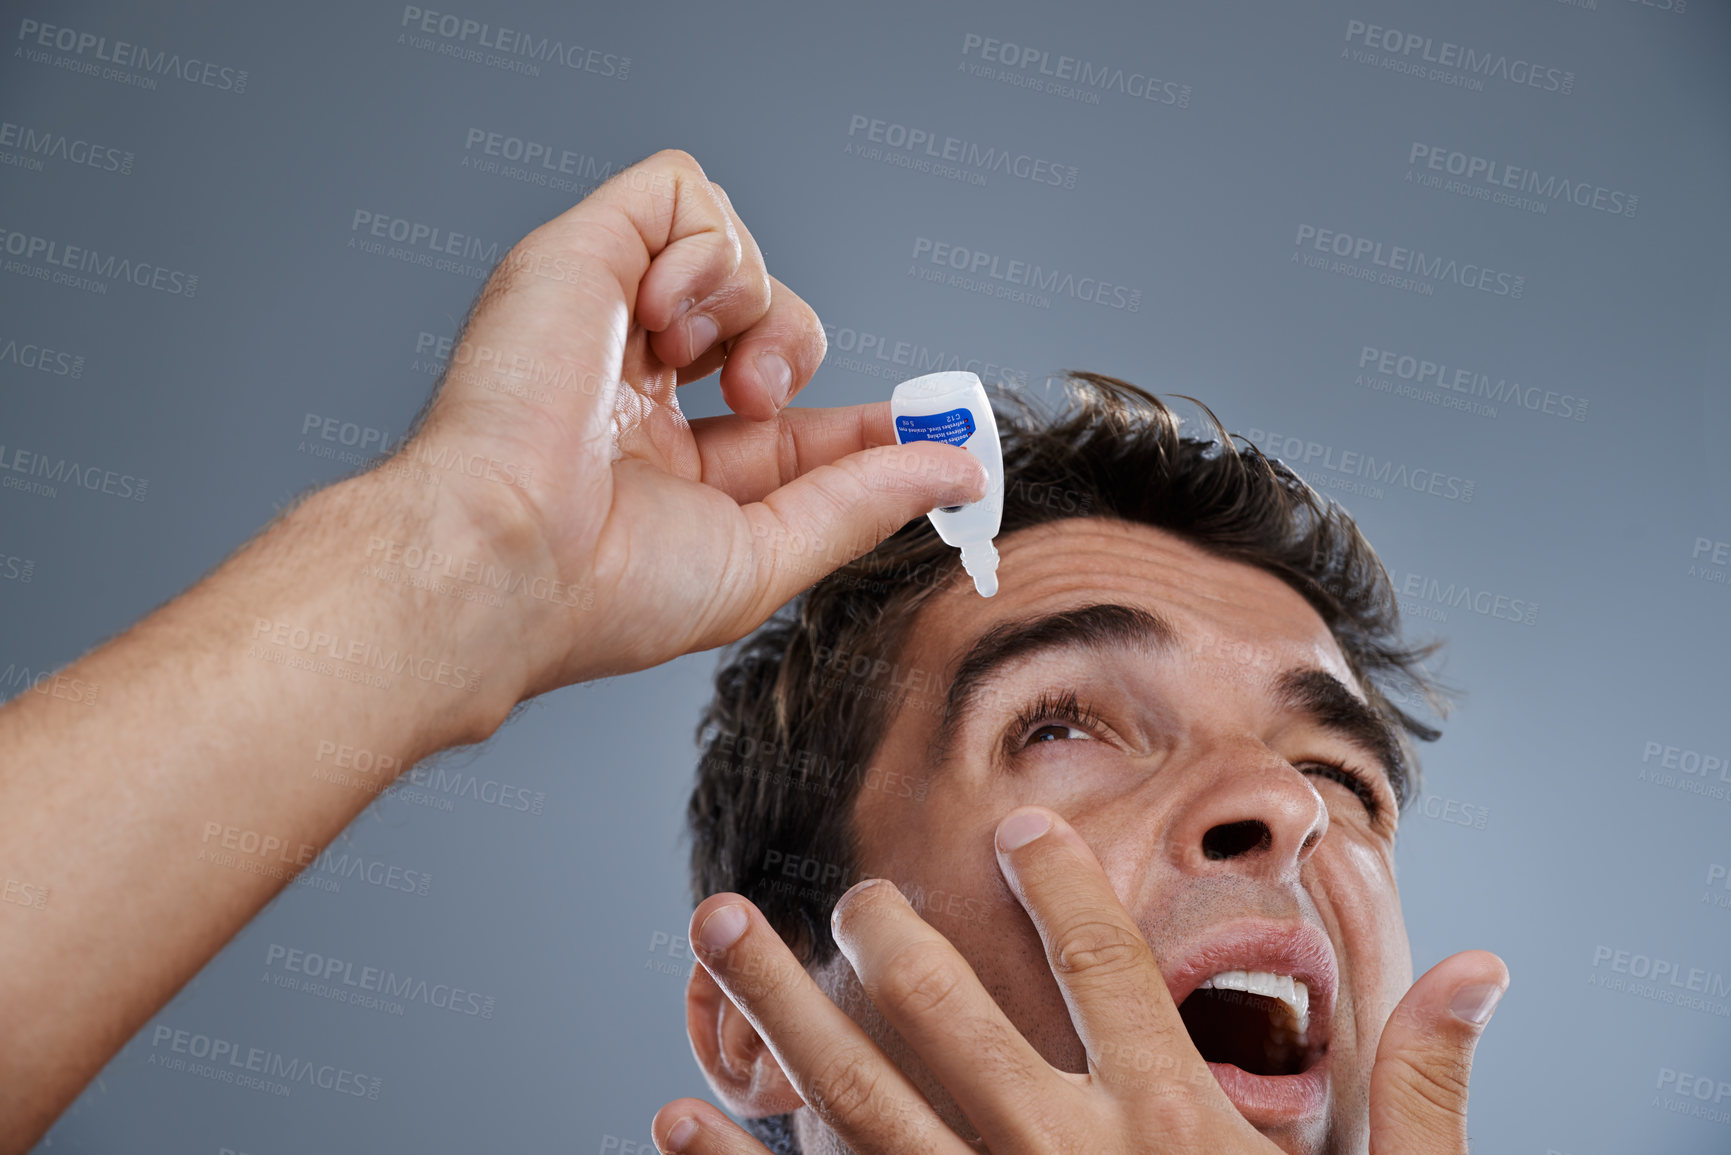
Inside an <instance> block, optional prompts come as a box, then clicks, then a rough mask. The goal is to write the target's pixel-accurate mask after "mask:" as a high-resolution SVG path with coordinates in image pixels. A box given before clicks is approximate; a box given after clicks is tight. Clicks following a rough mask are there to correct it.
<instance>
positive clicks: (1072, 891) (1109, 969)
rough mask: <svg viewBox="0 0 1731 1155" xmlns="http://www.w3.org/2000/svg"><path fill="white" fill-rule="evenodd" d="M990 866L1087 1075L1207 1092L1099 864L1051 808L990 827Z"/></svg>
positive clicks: (1153, 969) (1150, 958)
mask: <svg viewBox="0 0 1731 1155" xmlns="http://www.w3.org/2000/svg"><path fill="white" fill-rule="evenodd" d="M997 851H998V865H999V867H1000V868H1001V869H1002V870H1003V872H1004V877H1005V879H1006V880H1007V881H1008V882H1009V884H1010V889H1011V890H1013V891H1015V893H1016V897H1017V898H1019V899H1020V900H1021V903H1022V906H1023V907H1024V908H1025V909H1026V910H1027V912H1028V917H1029V918H1031V919H1033V922H1034V926H1035V928H1036V929H1037V930H1038V931H1039V932H1040V940H1041V941H1042V942H1043V943H1044V944H1045V947H1046V959H1047V962H1048V963H1049V964H1050V965H1051V968H1052V975H1053V977H1055V978H1056V979H1057V980H1058V987H1059V989H1060V990H1061V991H1062V992H1063V994H1064V1001H1065V1002H1066V1003H1067V1004H1068V1005H1069V1008H1070V1021H1071V1022H1072V1023H1073V1024H1074V1025H1075V1028H1076V1033H1077V1035H1079V1036H1080V1037H1081V1040H1082V1044H1083V1046H1084V1047H1086V1048H1087V1051H1088V1063H1089V1067H1090V1069H1091V1070H1094V1071H1097V1072H1099V1073H1100V1075H1101V1076H1102V1077H1103V1078H1104V1080H1105V1081H1106V1082H1107V1083H1108V1085H1111V1084H1114V1083H1119V1082H1121V1081H1123V1082H1134V1081H1141V1082H1143V1083H1146V1082H1147V1081H1149V1079H1150V1077H1153V1078H1155V1079H1167V1078H1170V1079H1171V1080H1172V1081H1174V1082H1177V1081H1184V1082H1190V1083H1193V1084H1194V1085H1195V1086H1196V1087H1197V1088H1209V1087H1214V1086H1215V1085H1216V1084H1215V1083H1214V1078H1213V1076H1212V1075H1211V1074H1209V1072H1208V1067H1207V1065H1206V1064H1205V1063H1204V1062H1203V1061H1202V1056H1201V1055H1200V1054H1199V1053H1197V1051H1196V1047H1195V1044H1193V1043H1192V1042H1191V1041H1190V1034H1189V1032H1188V1031H1187V1030H1186V1029H1185V1026H1184V1020H1183V1019H1181V1018H1180V1017H1179V1016H1178V1008H1177V1006H1176V1005H1174V1003H1173V1002H1172V993H1171V991H1169V990H1168V989H1167V987H1166V979H1165V977H1164V976H1163V975H1162V974H1161V972H1160V964H1159V962H1158V960H1157V959H1155V957H1154V952H1153V951H1152V950H1151V949H1150V948H1149V946H1148V941H1147V940H1146V939H1145V938H1143V937H1142V932H1141V931H1140V930H1139V929H1138V928H1137V926H1136V923H1135V921H1134V920H1133V919H1132V918H1131V917H1130V914H1129V912H1128V911H1126V910H1125V909H1124V904H1123V903H1121V902H1119V901H1118V896H1117V894H1116V893H1114V892H1113V890H1112V884H1111V882H1110V880H1108V879H1107V877H1106V872H1105V871H1104V870H1103V869H1102V868H1101V866H1100V862H1099V859H1097V858H1095V857H1094V852H1093V851H1092V850H1090V849H1089V848H1088V844H1087V843H1086V842H1084V841H1082V837H1081V836H1080V835H1079V834H1077V833H1076V831H1075V829H1074V828H1073V827H1071V826H1070V824H1069V823H1067V822H1065V821H1064V820H1063V819H1062V818H1060V817H1058V816H1057V815H1056V814H1054V813H1053V812H1052V811H1050V810H1045V809H1042V808H1038V807H1026V808H1023V809H1019V810H1015V811H1012V812H1011V813H1010V814H1009V815H1008V816H1006V817H1005V819H1004V820H1003V821H1002V822H1000V823H999V824H998V833H997Z"/></svg>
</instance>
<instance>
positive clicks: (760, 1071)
mask: <svg viewBox="0 0 1731 1155" xmlns="http://www.w3.org/2000/svg"><path fill="white" fill-rule="evenodd" d="M685 1031H686V1033H687V1034H688V1035H690V1036H691V1050H692V1053H693V1054H695V1055H696V1056H697V1063H698V1065H699V1066H701V1067H702V1068H703V1074H704V1076H705V1077H706V1078H708V1080H709V1087H710V1090H712V1091H714V1092H715V1095H716V1098H718V1099H720V1100H721V1102H722V1105H723V1106H725V1107H726V1108H727V1109H728V1110H729V1111H731V1112H732V1113H733V1114H734V1115H736V1116H738V1117H739V1118H741V1119H761V1118H764V1117H766V1116H769V1115H784V1114H786V1113H788V1112H789V1111H795V1110H798V1109H799V1108H801V1107H803V1106H805V1100H804V1099H802V1098H800V1097H799V1092H798V1091H796V1090H794V1087H793V1084H792V1083H791V1082H789V1081H788V1077H787V1075H786V1073H785V1072H783V1071H782V1069H781V1064H780V1063H778V1062H776V1060H775V1056H774V1055H773V1054H771V1053H770V1050H769V1047H768V1046H767V1045H766V1044H765V1043H764V1041H763V1039H762V1038H761V1037H760V1036H759V1035H758V1033H757V1028H755V1027H753V1026H752V1025H751V1022H750V1020H748V1019H747V1018H746V1017H745V1016H744V1015H743V1014H741V1013H740V1010H739V1008H738V1007H736V1006H734V1005H733V1003H732V1001H731V1000H729V999H728V997H727V994H726V993H725V992H724V991H723V990H722V989H721V987H720V986H719V985H717V983H716V981H715V979H714V977H713V976H711V975H710V973H709V972H708V971H707V970H705V969H704V968H703V964H702V963H694V964H692V967H691V978H690V980H689V981H688V982H687V983H686V984H685Z"/></svg>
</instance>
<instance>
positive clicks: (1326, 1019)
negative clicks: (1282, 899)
mask: <svg viewBox="0 0 1731 1155" xmlns="http://www.w3.org/2000/svg"><path fill="white" fill-rule="evenodd" d="M1166 982H1167V986H1168V988H1169V989H1170V990H1171V992H1172V998H1173V1000H1174V1001H1175V1002H1176V1003H1177V1006H1178V1015H1179V1017H1180V1018H1182V1019H1183V1020H1184V1026H1185V1028H1186V1029H1187V1030H1188V1031H1189V1032H1190V1040H1191V1042H1193V1043H1194V1044H1195V1045H1196V1050H1197V1051H1198V1052H1199V1053H1200V1054H1201V1055H1202V1058H1203V1059H1205V1060H1206V1061H1207V1063H1208V1069H1209V1071H1210V1072H1212V1073H1213V1075H1214V1078H1215V1081H1216V1082H1218V1083H1219V1084H1220V1087H1221V1090H1223V1091H1225V1092H1226V1095H1227V1097H1228V1098H1229V1099H1231V1100H1232V1102H1233V1104H1234V1105H1235V1106H1236V1107H1237V1108H1238V1110H1239V1112H1240V1113H1241V1114H1243V1115H1244V1117H1245V1118H1246V1119H1248V1120H1249V1121H1250V1122H1251V1123H1252V1124H1254V1125H1257V1126H1264V1125H1270V1126H1277V1125H1281V1124H1284V1123H1292V1122H1296V1121H1298V1120H1300V1119H1306V1118H1310V1119H1314V1118H1317V1117H1319V1116H1320V1114H1321V1113H1322V1112H1324V1111H1325V1110H1326V1109H1327V1106H1328V1102H1329V1096H1330V1091H1329V1067H1330V1064H1329V1061H1328V1054H1329V1041H1330V1039H1329V1034H1330V1029H1331V1024H1332V1023H1333V1017H1334V1003H1335V995H1336V990H1335V988H1336V985H1337V982H1338V979H1337V972H1336V969H1335V959H1334V946H1333V944H1332V943H1330V942H1329V940H1328V936H1327V935H1326V934H1324V933H1323V932H1322V931H1321V929H1320V928H1317V927H1315V926H1311V925H1309V924H1307V923H1291V922H1287V923H1274V922H1267V921H1263V920H1260V919H1256V920H1242V921H1236V922H1233V923H1230V924H1227V925H1224V926H1219V927H1216V928H1214V930H1213V931H1212V932H1211V933H1210V934H1209V935H1208V936H1207V937H1206V938H1205V939H1204V941H1203V942H1201V943H1199V944H1197V945H1196V946H1195V947H1194V948H1192V949H1191V950H1190V951H1189V952H1187V954H1186V955H1184V956H1181V957H1179V958H1176V959H1174V960H1173V964H1172V970H1171V971H1170V972H1168V974H1167V976H1166Z"/></svg>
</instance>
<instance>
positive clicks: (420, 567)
mask: <svg viewBox="0 0 1731 1155" xmlns="http://www.w3.org/2000/svg"><path fill="white" fill-rule="evenodd" d="M283 528H284V531H285V534H286V537H285V544H287V545H289V547H290V548H291V549H294V550H297V551H298V550H306V551H307V553H306V554H305V555H303V557H302V558H301V559H300V560H301V561H302V562H303V563H304V562H305V561H306V560H310V558H312V557H317V558H320V559H321V568H322V569H323V570H324V571H325V575H326V579H328V580H320V579H319V578H317V577H316V576H315V577H314V578H313V580H312V581H311V582H310V583H309V587H310V590H311V591H313V592H311V593H309V594H308V596H307V597H306V598H305V601H304V603H303V604H302V607H301V615H302V616H303V617H305V616H309V615H310V616H312V617H314V618H315V619H316V621H319V622H326V623H330V624H331V628H330V629H328V630H327V631H326V633H327V634H328V635H330V637H329V638H328V640H327V641H326V643H325V644H326V649H325V650H324V651H323V653H322V656H324V657H325V658H327V659H328V660H329V661H330V662H331V663H332V664H333V665H334V666H336V668H338V669H341V670H343V672H344V673H352V672H366V671H372V672H376V673H378V674H379V675H381V676H382V677H384V678H387V679H389V681H390V683H391V688H392V691H393V692H392V694H391V700H392V702H393V704H394V705H395V706H397V707H398V708H401V709H405V710H409V711H411V712H412V713H413V714H414V715H415V717H416V720H417V723H418V724H417V726H416V730H417V732H418V733H421V734H422V735H424V744H425V745H426V746H427V747H428V749H427V750H426V751H424V752H423V753H430V752H431V751H432V750H433V749H438V748H443V747H445V746H453V745H467V744H471V743H474V742H479V741H482V740H484V739H486V738H487V737H489V736H491V735H492V734H493V733H494V732H495V731H496V730H497V729H498V728H499V726H500V725H502V724H503V723H504V721H505V719H506V718H507V717H508V716H509V715H510V712H511V709H512V708H513V707H514V706H515V705H516V704H517V703H518V702H519V701H521V700H522V698H523V697H524V696H526V695H527V694H528V693H529V687H530V685H531V684H532V682H533V680H534V674H533V656H532V653H533V651H532V647H531V645H530V644H529V639H530V638H532V637H533V636H534V631H535V630H536V628H537V625H538V623H537V622H536V621H535V620H534V611H533V609H532V608H531V607H529V606H526V605H525V604H524V599H523V598H520V597H517V596H514V593H513V591H512V589H511V588H510V586H511V584H512V583H510V582H509V581H508V580H502V576H501V575H505V574H507V573H509V572H510V571H509V567H508V565H507V563H506V562H505V560H504V557H503V553H502V551H501V548H500V540H499V537H498V531H497V527H489V526H486V525H484V524H483V523H482V522H481V521H480V520H479V519H477V518H476V517H475V516H474V514H473V511H472V508H471V505H470V503H469V502H467V501H464V500H462V499H461V497H460V496H459V495H458V494H455V493H453V492H451V491H450V490H447V489H446V488H445V487H444V486H443V485H441V484H427V483H426V481H425V479H424V477H423V478H416V477H414V476H412V475H405V474H402V473H393V472H392V471H390V470H388V469H386V470H375V471H372V472H369V473H365V474H361V475H359V476H357V477H353V478H349V479H347V480H345V481H342V482H338V483H337V484H335V485H332V486H329V487H327V488H326V489H323V490H320V491H319V492H317V493H315V494H313V495H312V496H310V497H308V498H307V499H306V501H304V502H302V503H301V505H299V506H297V507H296V508H295V509H294V510H293V512H292V513H291V514H290V515H289V516H288V518H287V519H285V524H284V527H283ZM306 568H307V567H306V566H305V565H304V564H298V565H295V566H293V569H294V570H296V571H302V572H304V571H305V569H306ZM299 600H301V599H290V600H289V602H288V604H289V605H290V606H293V605H295V603H296V601H299ZM261 628H262V627H261V626H259V625H257V624H255V626H254V630H255V631H257V630H259V629H261ZM284 628H288V629H290V630H291V631H292V630H293V629H294V628H295V622H294V620H293V614H292V613H291V614H290V615H289V616H288V618H286V619H285V620H284V621H281V622H273V623H272V633H273V634H275V633H280V632H281V631H282V630H283V629H284ZM306 628H309V629H310V628H312V627H310V626H309V627H306ZM314 632H315V635H316V630H315V631H314ZM264 640H275V639H274V638H266V639H264ZM297 640H299V639H298V638H297ZM348 667H355V668H356V669H355V670H350V669H348Z"/></svg>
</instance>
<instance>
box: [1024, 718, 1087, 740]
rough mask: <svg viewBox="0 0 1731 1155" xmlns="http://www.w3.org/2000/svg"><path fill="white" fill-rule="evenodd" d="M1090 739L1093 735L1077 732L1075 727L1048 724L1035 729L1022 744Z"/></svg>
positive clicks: (1057, 723)
mask: <svg viewBox="0 0 1731 1155" xmlns="http://www.w3.org/2000/svg"><path fill="white" fill-rule="evenodd" d="M1092 737H1093V735H1092V734H1090V733H1088V731H1086V730H1079V729H1077V728H1076V727H1075V726H1068V725H1065V724H1064V723H1062V722H1048V723H1046V724H1045V725H1044V726H1039V727H1037V728H1035V730H1034V732H1033V733H1031V734H1029V735H1028V737H1027V738H1026V740H1024V741H1023V743H1022V744H1023V745H1024V746H1032V745H1033V744H1034V743H1036V742H1062V741H1065V740H1067V739H1072V738H1092Z"/></svg>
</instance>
